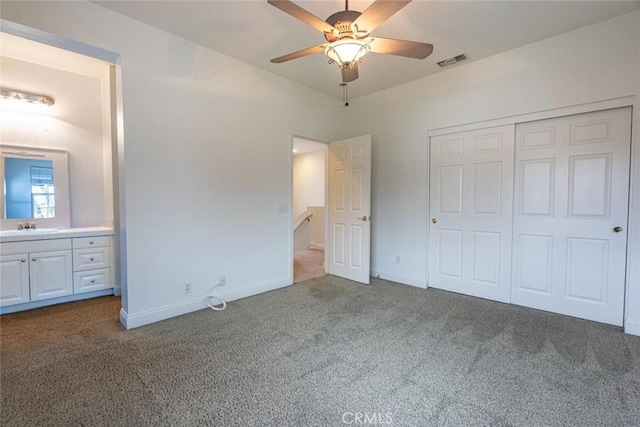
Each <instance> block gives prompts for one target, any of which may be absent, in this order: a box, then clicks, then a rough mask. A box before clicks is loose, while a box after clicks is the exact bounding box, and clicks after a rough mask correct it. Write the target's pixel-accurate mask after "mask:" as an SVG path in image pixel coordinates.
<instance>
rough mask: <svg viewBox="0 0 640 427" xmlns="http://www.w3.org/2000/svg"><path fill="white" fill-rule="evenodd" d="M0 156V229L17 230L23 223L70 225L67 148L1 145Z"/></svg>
mask: <svg viewBox="0 0 640 427" xmlns="http://www.w3.org/2000/svg"><path fill="white" fill-rule="evenodd" d="M0 155H1V157H0V179H2V183H1V185H0V188H2V189H3V190H4V191H3V196H4V197H0V230H16V229H17V228H18V224H20V223H24V222H30V223H34V224H36V225H37V228H69V227H70V226H71V209H70V200H69V163H68V153H67V151H66V150H59V149H55V148H44V147H39V148H35V147H25V146H19V145H5V144H0Z"/></svg>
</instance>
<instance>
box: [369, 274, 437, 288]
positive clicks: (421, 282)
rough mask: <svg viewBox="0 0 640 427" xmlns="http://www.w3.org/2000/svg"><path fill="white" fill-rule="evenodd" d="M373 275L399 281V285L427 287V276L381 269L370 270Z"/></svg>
mask: <svg viewBox="0 0 640 427" xmlns="http://www.w3.org/2000/svg"><path fill="white" fill-rule="evenodd" d="M371 275H372V276H373V277H376V278H379V279H383V280H388V281H391V282H395V283H399V284H401V285H408V286H413V287H415V288H420V289H427V278H426V277H416V276H405V275H401V274H396V273H392V272H388V271H382V270H371Z"/></svg>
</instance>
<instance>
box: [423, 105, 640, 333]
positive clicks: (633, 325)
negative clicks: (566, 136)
mask: <svg viewBox="0 0 640 427" xmlns="http://www.w3.org/2000/svg"><path fill="white" fill-rule="evenodd" d="M637 103H638V97H637V96H636V95H628V96H623V97H619V98H612V99H606V100H602V101H594V102H587V103H584V104H577V105H571V106H567V107H560V108H553V109H549V110H542V111H537V112H532V113H525V114H516V115H513V116H507V117H501V118H497V119H491V120H486V121H479V122H473V123H467V124H462V125H455V126H447V127H442V128H435V129H429V130H428V131H427V141H426V143H427V153H430V150H431V137H434V136H438V135H446V134H450V133H457V132H466V131H470V130H478V129H484V128H489V127H495V126H502V125H514V126H515V125H517V124H519V123H526V122H531V121H537V120H545V119H551V118H557V117H563V116H569V115H574V114H582V113H590V112H594V111H601V110H609V109H613V108H623V107H631V108H632V119H631V123H632V125H631V126H632V133H631V164H630V165H629V168H630V169H629V172H630V177H629V180H630V182H629V213H628V222H627V267H626V271H625V302H624V309H623V310H624V314H623V316H624V318H623V319H624V320H623V324H624V331H625V333H628V334H631V335H640V317H639V316H640V308H638V307H637V306H634V308H633V309H632V308H630V304H631V300H630V293H631V292H630V288H631V287H632V286H634V287H637V286H638V285H636V284H634V283H632V282H631V280H632V279H634V277H632V272H631V267H632V265H631V262H630V260H631V259H633V258H634V255H635V251H634V250H633V235H632V227H633V220H632V219H633V214H634V211H633V195H634V191H635V184H634V181H635V179H634V177H635V173H636V169H637V168H638V165H637V164H636V161H635V158H636V153H637V152H638V150H640V148H638V147H637V146H638V143H640V141H637V138H635V135H636V134H637V133H638V131H637V129H639V128H640V124H639V123H637V120H636V119H637V118H638V116H640V111H639V110H640V109H639V108H638V107H637ZM430 159H431V158H430V156H429V155H427V171H428V170H429V167H430V161H431V160H430ZM427 183H428V185H427V221H429V217H430V214H431V211H430V208H431V207H430V205H429V197H430V190H431V183H430V182H429V181H427ZM429 230H430V227H429V225H428V224H427V233H426V234H427V242H429V238H430V232H429ZM426 257H427V258H426V259H427V261H426V277H427V278H428V277H429V248H428V245H427V253H426ZM427 281H428V280H427ZM636 292H637V291H636ZM636 304H637V303H636ZM633 311H637V312H638V313H634V312H633ZM634 315H635V316H634ZM632 316H634V317H637V318H632Z"/></svg>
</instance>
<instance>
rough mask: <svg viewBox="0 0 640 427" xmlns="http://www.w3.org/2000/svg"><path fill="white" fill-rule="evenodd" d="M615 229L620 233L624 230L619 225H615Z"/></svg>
mask: <svg viewBox="0 0 640 427" xmlns="http://www.w3.org/2000/svg"><path fill="white" fill-rule="evenodd" d="M613 231H615V232H616V233H619V232H621V231H622V227H620V226H617V227H613Z"/></svg>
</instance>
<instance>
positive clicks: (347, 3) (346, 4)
mask: <svg viewBox="0 0 640 427" xmlns="http://www.w3.org/2000/svg"><path fill="white" fill-rule="evenodd" d="M344 10H349V0H344Z"/></svg>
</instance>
